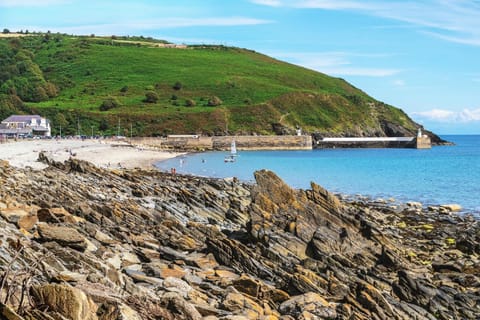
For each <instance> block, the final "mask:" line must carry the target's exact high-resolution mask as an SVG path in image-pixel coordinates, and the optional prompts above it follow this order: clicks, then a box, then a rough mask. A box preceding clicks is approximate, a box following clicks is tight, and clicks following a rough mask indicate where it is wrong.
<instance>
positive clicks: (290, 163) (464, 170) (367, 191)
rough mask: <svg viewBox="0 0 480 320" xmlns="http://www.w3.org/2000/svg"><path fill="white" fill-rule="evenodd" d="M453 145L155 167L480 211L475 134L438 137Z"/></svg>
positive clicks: (257, 154)
mask: <svg viewBox="0 0 480 320" xmlns="http://www.w3.org/2000/svg"><path fill="white" fill-rule="evenodd" d="M442 138H444V139H446V140H448V141H452V142H454V143H455V144H456V145H455V146H442V147H433V148H432V149H429V150H416V149H321V150H312V151H239V156H238V158H237V161H236V162H234V163H225V162H224V157H225V155H226V154H227V152H207V153H197V154H189V155H186V156H183V157H181V158H174V159H170V160H167V161H162V162H159V163H157V167H158V168H159V169H160V170H170V168H172V167H175V168H176V170H177V172H178V173H186V174H193V175H199V176H209V177H232V176H235V177H238V178H239V179H242V180H246V181H251V180H253V172H254V171H255V170H259V169H269V170H272V171H274V172H275V173H277V174H278V175H279V176H280V177H281V178H282V179H283V180H284V181H285V182H286V183H288V184H289V185H291V186H292V187H295V188H302V189H306V188H309V187H310V181H314V182H316V183H318V184H320V185H322V186H323V187H325V188H327V189H328V190H330V191H332V192H335V193H342V194H350V195H363V196H368V197H371V198H384V199H386V198H395V199H396V200H398V201H402V202H404V201H420V202H422V203H423V204H425V205H430V204H447V203H458V204H460V205H462V206H463V207H464V208H465V211H466V212H470V213H474V214H475V215H477V216H478V215H479V214H480V135H466V136H460V135H455V136H453V135H452V136H442Z"/></svg>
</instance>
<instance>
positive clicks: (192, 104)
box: [185, 99, 197, 107]
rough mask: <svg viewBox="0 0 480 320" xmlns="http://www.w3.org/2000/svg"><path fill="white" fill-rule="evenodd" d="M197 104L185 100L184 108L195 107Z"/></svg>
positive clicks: (193, 101) (191, 100)
mask: <svg viewBox="0 0 480 320" xmlns="http://www.w3.org/2000/svg"><path fill="white" fill-rule="evenodd" d="M196 105H197V103H196V102H195V100H193V99H187V100H185V106H186V107H195V106H196Z"/></svg>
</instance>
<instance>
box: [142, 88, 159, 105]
mask: <svg viewBox="0 0 480 320" xmlns="http://www.w3.org/2000/svg"><path fill="white" fill-rule="evenodd" d="M158 99H159V97H158V94H157V93H156V92H155V91H147V92H146V93H145V100H143V101H145V102H147V103H156V102H157V101H158Z"/></svg>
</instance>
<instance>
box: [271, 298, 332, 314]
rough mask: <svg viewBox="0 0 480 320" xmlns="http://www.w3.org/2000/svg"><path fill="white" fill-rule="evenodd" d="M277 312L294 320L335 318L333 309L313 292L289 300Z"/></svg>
mask: <svg viewBox="0 0 480 320" xmlns="http://www.w3.org/2000/svg"><path fill="white" fill-rule="evenodd" d="M279 311H280V312H281V313H282V314H285V315H290V316H292V317H294V318H295V319H300V318H302V317H303V319H314V317H315V316H316V317H319V318H320V319H335V318H336V317H337V312H336V310H335V308H334V307H332V306H330V304H329V303H328V301H327V300H325V299H324V298H322V297H321V296H320V295H319V294H317V293H314V292H308V293H305V294H303V295H300V296H295V297H292V298H290V299H289V300H287V301H285V302H283V303H282V304H281V305H280V308H279Z"/></svg>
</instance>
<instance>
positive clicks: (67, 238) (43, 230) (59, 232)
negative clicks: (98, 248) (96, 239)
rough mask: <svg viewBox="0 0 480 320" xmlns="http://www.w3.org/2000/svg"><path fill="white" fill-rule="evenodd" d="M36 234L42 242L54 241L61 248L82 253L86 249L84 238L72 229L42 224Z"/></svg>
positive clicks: (86, 243) (86, 244)
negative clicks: (65, 247)
mask: <svg viewBox="0 0 480 320" xmlns="http://www.w3.org/2000/svg"><path fill="white" fill-rule="evenodd" d="M38 233H39V236H40V240H41V241H43V242H47V241H55V242H57V243H58V244H59V245H61V246H67V247H70V248H72V249H75V250H79V251H82V252H83V251H85V249H87V247H88V242H87V240H86V239H85V237H84V236H82V235H81V234H80V233H79V232H78V231H77V230H75V229H73V228H69V227H59V226H51V225H47V224H42V225H39V226H38Z"/></svg>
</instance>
